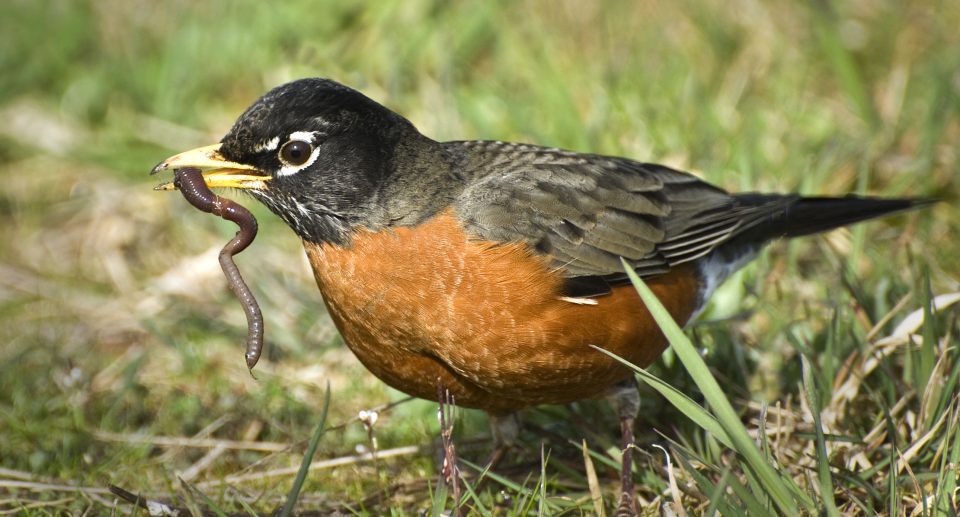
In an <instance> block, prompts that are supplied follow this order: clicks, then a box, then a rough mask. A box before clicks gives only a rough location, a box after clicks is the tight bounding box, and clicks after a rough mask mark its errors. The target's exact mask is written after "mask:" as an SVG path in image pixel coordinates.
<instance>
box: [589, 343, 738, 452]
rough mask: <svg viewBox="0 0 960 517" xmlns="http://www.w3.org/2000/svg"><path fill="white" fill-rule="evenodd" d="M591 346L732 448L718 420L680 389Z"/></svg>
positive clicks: (616, 356)
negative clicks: (631, 371)
mask: <svg viewBox="0 0 960 517" xmlns="http://www.w3.org/2000/svg"><path fill="white" fill-rule="evenodd" d="M590 347H591V348H593V349H595V350H598V351H600V352H603V353H604V354H607V355H608V356H610V357H612V358H613V359H616V360H617V361H618V362H620V363H621V364H623V365H625V366H627V367H629V368H631V369H633V371H634V372H636V374H637V376H638V377H639V378H640V380H642V381H643V382H645V383H646V384H647V385H648V386H650V387H651V388H653V389H655V390H657V392H658V393H660V394H661V395H663V398H665V399H667V400H668V401H669V402H670V403H671V404H673V406H674V407H676V408H677V409H679V410H680V411H681V412H682V413H683V414H684V415H685V416H686V417H687V418H689V419H690V420H693V422H694V423H696V424H697V425H699V426H700V427H702V428H704V429H705V430H706V431H707V432H708V433H710V434H711V435H713V436H714V437H716V439H717V440H719V441H720V442H721V443H723V444H724V445H725V446H727V447H729V448H731V449H733V448H734V447H733V442H732V441H731V440H730V437H729V436H728V435H727V432H726V431H725V430H724V429H723V426H722V425H720V422H717V419H716V418H714V416H713V415H711V414H710V412H709V411H707V410H706V409H704V407H703V406H701V405H700V404H697V403H696V402H695V401H694V400H693V399H691V398H690V397H688V396H686V395H685V394H683V393H682V392H681V391H680V390H678V389H676V388H674V387H673V386H671V385H670V384H669V383H667V381H664V380H663V379H660V378H659V377H657V376H656V375H654V374H652V373H650V372H648V371H646V370H644V369H643V368H639V367H637V366H636V365H634V364H631V363H630V362H629V361H627V360H625V359H623V358H622V357H620V356H618V355H616V354H613V353H611V352H608V351H607V350H604V349H602V348H599V347H596V346H593V345H590Z"/></svg>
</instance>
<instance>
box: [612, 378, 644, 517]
mask: <svg viewBox="0 0 960 517" xmlns="http://www.w3.org/2000/svg"><path fill="white" fill-rule="evenodd" d="M615 390H616V391H614V392H613V393H611V394H610V396H609V397H610V400H611V402H612V403H613V407H614V408H615V409H616V410H617V416H618V417H619V418H620V447H621V450H622V453H623V457H622V463H621V466H620V504H619V505H618V509H617V515H636V514H637V501H636V495H635V494H634V488H633V449H634V447H635V444H634V441H633V422H634V419H635V418H636V417H637V414H638V413H639V412H640V392H639V391H637V382H636V381H635V380H634V379H632V378H631V379H630V380H629V381H627V382H624V383H622V384H620V385H618V386H617V387H616V388H615Z"/></svg>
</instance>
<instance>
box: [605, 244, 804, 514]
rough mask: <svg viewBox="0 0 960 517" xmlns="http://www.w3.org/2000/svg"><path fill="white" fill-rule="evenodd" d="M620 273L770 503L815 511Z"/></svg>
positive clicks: (669, 325)
mask: <svg viewBox="0 0 960 517" xmlns="http://www.w3.org/2000/svg"><path fill="white" fill-rule="evenodd" d="M621 261H622V262H623V267H624V271H626V273H627V275H628V276H629V277H630V281H631V282H633V285H634V287H635V288H636V289H637V292H638V293H639V294H640V298H641V299H643V303H644V304H645V305H646V307H647V310H649V311H650V314H651V315H653V317H654V319H655V320H656V322H657V324H658V325H659V326H660V330H661V331H662V332H663V333H664V335H665V336H666V337H667V340H668V341H669V342H670V346H671V347H672V348H673V350H674V352H675V353H676V354H677V357H678V358H679V359H680V361H681V362H682V363H683V365H684V367H685V368H686V369H687V372H689V374H690V376H691V377H692V378H693V380H694V382H695V383H696V384H697V386H698V387H699V388H700V391H701V392H702V393H703V395H704V398H705V399H706V400H707V402H708V403H709V404H710V407H711V408H712V409H713V412H714V414H715V415H716V417H717V420H718V421H719V422H720V425H722V426H723V428H724V429H725V430H726V432H727V434H728V435H729V436H730V439H731V441H732V442H733V444H734V450H736V451H737V452H738V453H740V454H741V455H742V456H743V458H744V459H745V461H746V464H747V465H748V466H749V467H750V469H752V470H753V471H754V473H756V475H757V478H758V480H759V481H760V482H761V483H762V484H763V487H764V489H765V490H766V491H767V493H768V494H769V495H770V497H771V499H773V501H774V503H775V504H776V505H777V507H778V508H779V509H780V511H781V512H783V513H785V514H787V515H797V514H798V512H799V509H798V507H797V505H796V503H797V502H799V503H800V504H801V505H802V506H803V507H804V508H805V509H806V510H807V511H809V512H813V511H815V510H816V507H815V505H814V503H813V500H812V499H810V497H809V496H806V495H805V494H803V493H802V492H801V491H800V489H799V487H796V486H794V487H789V486H788V485H795V483H794V482H793V480H792V479H789V478H787V477H785V476H782V475H781V474H780V473H778V472H777V471H776V470H775V469H774V468H773V467H772V466H771V465H770V462H769V461H768V459H767V458H765V457H764V456H763V454H762V453H761V452H760V449H758V448H757V446H756V444H754V443H753V440H752V439H751V438H750V435H749V434H748V433H747V429H746V428H745V427H744V426H743V423H741V422H740V417H739V415H737V412H736V411H735V410H734V409H733V406H732V405H731V404H730V401H729V400H727V398H726V396H724V394H723V390H722V389H721V388H720V385H719V384H718V383H717V380H716V379H715V378H714V377H713V375H712V374H711V373H710V369H709V368H708V367H707V365H706V363H705V362H704V361H703V359H702V358H701V357H700V355H699V354H698V353H697V351H696V349H694V347H693V344H692V343H691V342H690V340H689V339H688V338H687V337H686V335H684V333H683V330H682V329H681V328H680V326H679V325H677V323H676V322H675V321H674V320H673V317H672V316H670V313H669V312H667V309H666V308H664V306H663V304H661V303H660V300H658V299H657V296H656V295H655V294H653V291H651V290H650V288H648V287H647V285H646V284H644V283H643V281H642V280H640V277H639V276H637V274H636V272H635V271H633V269H632V268H631V267H630V266H629V264H627V263H626V261H623V260H622V259H621Z"/></svg>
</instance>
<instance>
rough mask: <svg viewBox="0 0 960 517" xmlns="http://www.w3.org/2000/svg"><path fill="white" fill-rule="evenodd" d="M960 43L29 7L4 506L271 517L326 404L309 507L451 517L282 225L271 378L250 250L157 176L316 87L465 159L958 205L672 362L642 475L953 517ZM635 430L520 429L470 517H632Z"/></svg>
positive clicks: (827, 504)
mask: <svg viewBox="0 0 960 517" xmlns="http://www.w3.org/2000/svg"><path fill="white" fill-rule="evenodd" d="M957 26H960V7H958V5H956V4H955V3H952V2H937V1H934V0H926V1H923V2H914V3H910V4H909V5H906V4H903V3H900V2H889V1H883V0H881V1H867V0H854V1H852V2H845V3H840V2H837V3H835V4H831V3H828V2H825V1H823V2H815V3H797V2H786V1H782V0H776V1H774V2H768V3H754V2H746V1H743V2H733V3H730V2H719V1H705V2H693V1H682V2H674V3H671V4H656V5H654V4H646V3H637V2H627V1H611V2H605V3H603V4H600V3H585V2H572V1H571V2H547V1H533V2H516V3H507V2H487V3H444V2H430V1H426V0H413V1H399V0H397V1H388V2H382V3H377V4H369V5H367V4H350V3H347V2H332V1H330V2H285V3H283V4H282V5H277V4H269V3H263V2H253V1H238V2H231V3H205V4H202V5H195V3H191V2H166V3H158V4H143V3H134V2H118V1H106V2H85V1H56V0H53V1H49V2H25V1H19V0H15V1H13V2H11V3H9V5H7V6H5V9H4V16H2V17H0V34H3V36H2V38H3V43H4V44H3V45H0V64H2V65H3V69H4V70H5V71H6V72H5V73H4V74H3V76H2V77H0V120H3V124H2V125H0V177H2V178H3V183H2V187H0V214H2V220H3V222H4V224H2V225H0V242H2V243H4V244H2V245H0V343H3V344H2V346H0V509H2V510H9V511H11V512H19V513H24V514H27V515H44V514H47V513H56V512H59V511H66V512H73V513H82V512H84V511H90V512H94V513H107V512H113V513H127V512H129V511H131V510H132V509H133V507H132V506H130V505H129V504H127V503H125V502H123V501H121V500H120V499H118V498H117V497H115V496H114V495H113V494H112V493H110V492H109V489H108V488H109V486H110V485H116V486H119V487H122V488H124V489H126V490H128V491H129V492H131V493H134V494H141V495H143V496H144V497H147V498H150V499H153V500H160V501H164V502H167V503H171V504H173V505H175V506H180V507H185V508H194V509H198V508H216V509H217V510H219V511H222V512H224V513H228V514H229V513H232V512H237V513H241V514H248V513H251V512H255V511H257V512H266V511H272V510H275V509H278V508H280V507H281V506H283V504H284V503H285V502H286V500H287V494H288V493H289V492H290V490H291V486H292V485H293V482H294V476H295V475H296V473H297V470H298V466H299V465H300V464H301V461H302V459H303V457H304V454H305V452H306V450H307V448H308V445H309V443H308V442H310V437H311V436H312V435H313V434H314V431H315V430H316V429H317V426H318V421H319V418H318V416H319V415H320V413H321V412H322V411H323V410H324V409H325V408H326V409H328V412H329V413H328V415H327V418H326V419H325V427H324V432H323V434H322V436H320V437H319V438H318V442H317V443H316V447H317V452H316V455H315V456H314V458H313V462H314V468H312V469H311V472H310V475H309V476H308V477H307V478H306V480H305V482H304V484H303V486H302V488H301V489H300V492H299V496H298V498H297V505H296V511H298V512H308V513H309V512H312V513H318V514H323V513H327V512H330V511H333V510H340V511H344V512H347V513H359V514H372V515H376V514H392V515H413V514H419V513H420V512H421V511H423V510H425V509H431V511H433V512H434V514H439V513H440V509H441V508H442V507H445V508H447V509H450V508H453V502H452V500H451V495H450V493H449V491H448V490H447V487H445V486H442V485H439V486H438V484H437V472H436V469H435V467H434V460H433V454H434V453H435V450H436V447H435V445H434V439H435V438H436V437H437V436H439V429H438V423H437V419H436V409H437V408H436V405H435V404H431V403H427V402H424V401H411V402H400V401H401V400H402V399H403V395H402V394H399V393H397V392H394V391H391V390H389V389H387V388H385V387H384V385H383V384H382V383H380V382H379V381H378V380H376V379H375V378H373V377H372V376H371V375H370V374H369V373H367V372H366V371H365V370H364V369H363V367H362V366H361V365H359V363H358V362H357V361H356V360H355V359H354V358H353V357H352V356H351V355H350V353H349V351H348V350H346V348H345V347H344V346H343V345H342V342H341V341H340V339H339V337H338V336H337V334H336V331H335V329H333V326H332V324H331V322H330V320H329V319H328V318H327V317H326V316H325V315H324V314H323V313H322V310H321V308H320V307H321V306H322V303H321V300H320V297H319V294H318V293H317V292H316V290H315V288H314V287H313V281H312V279H311V278H310V274H309V272H308V268H307V266H306V263H305V261H304V259H303V258H302V257H303V253H302V251H301V249H300V247H299V243H298V242H297V240H296V239H295V238H294V236H293V234H292V232H290V231H288V230H287V229H286V228H285V227H284V226H283V225H282V223H281V222H280V221H279V220H277V219H276V218H274V217H273V216H272V215H270V214H269V213H268V212H267V211H266V210H264V209H262V208H261V207H258V206H256V205H254V204H253V203H252V202H250V200H249V199H241V200H242V201H244V202H245V203H246V204H248V205H250V206H251V208H253V209H254V211H255V214H256V215H257V216H258V219H259V220H260V222H261V235H260V237H259V238H258V240H257V242H256V243H255V244H254V246H253V247H252V248H251V249H250V250H248V251H246V252H244V253H243V254H242V255H240V256H239V257H238V263H239V265H240V267H241V269H242V270H243V271H244V272H245V274H246V276H247V278H248V279H250V281H251V283H252V284H253V286H254V290H255V291H256V293H257V295H258V297H259V299H260V301H261V305H262V306H263V309H264V314H265V316H266V317H267V340H268V349H267V352H266V354H265V355H266V357H265V360H263V361H262V362H261V364H260V365H259V366H258V369H257V379H256V380H254V379H252V378H251V377H250V376H249V375H248V374H247V372H246V369H245V367H244V364H243V359H242V345H241V343H242V340H243V336H244V333H245V323H244V319H243V314H242V311H241V309H240V307H239V306H238V305H237V304H236V303H235V301H234V300H233V299H232V298H231V296H230V293H229V292H228V291H227V289H226V288H225V285H224V282H223V279H222V277H221V274H220V271H219V268H218V266H217V263H216V260H215V254H216V251H217V250H219V248H220V246H222V244H223V242H224V241H225V240H226V238H228V237H229V236H231V235H233V232H234V228H232V227H231V225H230V224H229V223H226V222H222V221H218V220H216V218H212V217H207V216H203V215H202V214H200V213H198V212H195V211H193V210H186V209H185V208H184V207H185V204H184V203H183V200H182V199H180V198H179V197H178V196H171V195H168V194H163V193H157V192H153V191H152V190H151V187H152V186H153V184H154V179H152V178H149V177H147V176H146V172H147V171H149V169H150V167H152V166H153V165H154V164H155V163H156V162H158V161H159V160H161V159H162V158H165V157H167V156H169V155H170V154H172V153H174V152H177V151H180V150H183V149H186V148H189V147H192V146H197V145H202V144H206V143H210V142H213V141H216V140H218V139H219V138H220V136H221V135H222V134H223V132H225V131H226V129H227V128H228V127H229V125H230V123H231V122H232V120H233V118H234V117H235V116H236V115H237V114H239V112H240V111H241V110H242V109H243V108H244V107H245V106H246V105H247V104H249V103H250V102H251V101H252V100H253V99H254V98H255V97H256V96H258V95H259V94H260V93H262V92H263V91H265V90H266V89H267V88H269V87H272V86H274V85H276V84H279V83H281V82H283V81H286V80H288V79H292V78H297V77H304V76H314V75H321V76H328V77H332V78H336V79H338V80H340V81H342V82H345V83H347V84H350V85H353V86H355V87H357V88H360V89H361V90H363V91H364V92H366V93H367V94H369V95H371V96H372V97H374V98H376V99H378V100H381V101H383V102H384V103H385V104H387V105H389V106H390V107H392V108H394V109H395V110H397V111H398V112H400V113H402V114H404V115H406V116H407V117H408V118H410V119H411V120H412V121H413V122H414V123H415V124H416V125H417V126H418V127H419V128H420V129H421V130H422V131H423V132H424V133H426V134H428V135H430V136H433V137H435V138H438V139H462V138H488V139H503V140H517V141H527V142H535V143H540V144H545V145H554V146H560V147H566V148H571V149H575V150H580V151H590V152H599V153H607V154H616V155H622V156H630V157H635V158H638V159H643V160H650V161H657V162H662V163H666V164H669V165H673V166H677V167H681V168H684V169H688V170H694V171H696V172H698V173H700V174H702V175H703V176H704V177H706V178H707V179H709V180H710V181H711V182H713V183H716V184H719V185H721V186H723V187H725V188H728V189H731V190H754V189H755V190H771V191H776V190H780V191H799V192H803V193H807V194H842V193H846V192H863V193H870V194H878V195H887V196H908V195H916V196H934V197H938V198H940V199H941V200H943V202H942V203H939V204H938V205H936V206H935V207H933V208H931V209H928V210H926V211H924V212H922V213H917V214H911V215H907V216H898V217H893V218H889V219H885V220H883V221H878V222H872V223H869V224H865V225H860V226H858V227H856V228H853V229H852V230H851V231H849V232H847V231H843V232H834V233H832V234H830V235H827V236H826V237H819V238H810V239H802V240H798V241H794V242H790V243H782V244H776V245H774V246H773V247H772V248H771V250H770V251H769V252H767V253H765V254H764V255H762V256H761V258H760V259H759V260H757V261H756V262H755V263H754V264H752V265H751V266H749V267H748V268H747V269H746V270H744V271H743V272H742V273H740V274H738V275H737V276H735V277H734V278H733V279H731V280H730V281H729V282H728V283H727V284H726V285H725V286H724V288H723V289H721V290H720V292H718V293H717V295H716V296H715V298H714V301H713V304H712V305H711V307H710V309H709V310H708V311H707V313H706V314H705V315H704V316H703V317H702V318H701V321H700V322H699V323H698V324H696V325H694V326H692V327H691V328H690V329H688V330H687V332H686V336H687V337H688V338H689V340H690V341H692V344H693V345H694V347H695V348H694V349H693V350H694V351H695V352H696V354H694V357H697V356H699V357H700V358H702V363H703V365H701V366H700V367H698V368H695V369H694V368H691V367H690V366H689V364H688V362H689V359H690V356H689V351H688V354H687V355H686V356H684V355H682V354H681V353H679V352H678V353H674V352H673V351H671V352H668V353H667V354H665V356H664V358H663V359H662V360H661V361H659V362H658V363H657V364H656V365H654V366H653V367H651V368H650V369H649V374H647V375H644V376H643V377H642V378H644V379H648V380H649V382H651V383H652V384H651V385H650V386H645V387H644V388H643V390H644V391H643V404H644V405H643V411H642V414H643V418H642V420H641V421H640V422H639V423H638V429H637V433H638V443H639V445H640V451H639V453H638V455H639V457H640V458H639V465H638V466H637V468H636V471H635V476H636V479H637V483H638V487H639V497H640V500H641V502H642V503H643V505H644V507H645V509H646V512H648V514H654V513H657V512H658V508H659V505H661V504H664V503H666V502H669V503H671V504H679V505H680V506H682V507H683V508H685V509H686V511H687V512H689V513H690V514H700V513H704V512H708V511H718V512H720V513H722V514H723V515H739V514H753V515H756V514H764V513H767V512H770V511H779V512H780V513H787V514H788V513H792V510H793V509H794V508H796V509H797V510H798V511H800V512H803V513H808V514H812V513H821V512H822V513H827V514H830V515H835V514H840V515H861V514H864V515H874V514H881V515H903V514H907V515H950V514H951V512H953V514H955V513H956V512H957V509H956V504H957V502H956V499H955V495H953V494H954V493H955V492H956V489H957V486H958V481H957V477H958V464H960V431H958V429H960V407H958V405H960V401H958V398H957V392H958V388H957V386H958V379H960V360H958V357H957V356H958V354H957V340H958V338H960V331H958V325H957V315H958V312H957V309H956V307H957V303H956V301H955V298H950V296H951V295H952V294H953V293H957V292H958V291H960V268H958V266H957V259H956V257H957V256H960V244H957V242H958V240H960V239H958V235H960V213H958V210H957V208H956V207H957V206H960V203H958V192H960V189H958V178H960V175H958V154H960V146H958V144H957V142H960V116H958V115H960V75H958V73H957V70H960V34H958V33H957V31H956V30H955V28H956V27H957ZM931 300H935V301H936V303H934V304H933V305H934V306H937V307H938V308H936V309H935V310H930V307H931V303H930V301H931ZM951 301H953V302H952V303H950V302H951ZM938 304H939V305H938ZM925 311H926V312H927V313H928V314H926V317H923V318H921V316H923V315H924V314H925ZM920 320H922V322H921V321H920ZM685 365H686V366H685ZM688 369H689V373H688ZM707 374H709V376H710V377H712V378H714V379H715V383H716V384H717V385H718V386H719V388H709V389H704V388H703V387H702V386H703V384H702V383H701V382H702V381H703V380H704V379H705V378H706V377H705V375H707ZM654 379H655V380H654ZM327 383H329V385H330V391H329V393H330V397H331V398H330V403H329V406H326V405H325V404H324V393H325V392H326V385H327ZM660 393H664V394H665V395H661V394H660ZM671 393H672V394H673V395H670V394H671ZM724 401H726V402H724ZM391 402H400V403H399V404H397V405H395V406H393V407H391V408H390V409H387V410H384V411H381V412H379V413H378V416H379V418H378V419H376V420H375V421H373V420H372V419H370V418H367V419H366V422H367V424H364V423H363V422H361V421H360V420H359V419H357V418H356V415H357V413H358V412H359V411H360V410H365V409H370V408H374V407H378V406H382V405H384V404H389V403H391ZM675 402H676V403H677V404H679V406H678V407H677V406H674V405H673V404H674V403H675ZM697 408H699V409H697ZM611 413H612V412H611V411H610V410H609V408H607V407H606V405H605V404H604V403H602V402H591V401H587V402H582V403H577V404H573V405H571V406H569V407H544V408H538V409H535V410H531V411H528V412H526V413H525V415H524V418H525V421H526V423H527V426H526V427H527V430H526V431H525V433H524V436H523V440H524V443H526V444H527V445H528V446H529V450H528V451H526V452H523V453H520V454H517V455H516V457H515V458H514V461H513V462H511V463H510V464H508V465H506V466H504V467H502V468H498V469H497V470H496V471H494V472H489V473H486V474H485V478H486V479H487V481H486V482H484V483H482V484H478V483H476V481H475V480H473V478H470V479H468V480H467V481H465V483H464V490H463V498H464V502H463V504H464V507H465V508H467V509H470V510H471V511H474V512H477V513H483V512H482V510H483V511H485V512H490V513H495V514H499V515H521V514H527V513H538V512H539V513H544V514H557V513H564V514H570V515H579V514H588V513H594V512H595V506H594V505H595V501H596V494H597V493H599V494H600V495H601V496H602V502H603V504H604V508H605V511H606V512H607V513H608V514H611V513H612V506H613V504H614V503H615V501H616V487H617V484H616V480H617V479H618V474H617V472H616V469H617V465H618V461H617V460H618V458H619V451H618V450H617V447H616V439H615V438H616V437H615V430H616V422H615V421H614V419H613V415H612V414H611ZM457 415H458V418H457V421H456V428H455V433H454V439H455V442H456V447H457V451H458V453H460V454H461V455H462V457H465V458H467V459H468V460H472V461H473V462H474V463H479V462H481V461H482V458H483V457H484V456H485V454H486V453H488V452H489V442H488V441H487V439H486V437H487V434H488V432H487V430H486V423H485V420H484V418H483V417H482V415H479V414H477V413H476V412H473V411H467V410H461V411H458V412H457ZM721 417H722V418H721ZM708 422H718V423H717V424H709V423H708ZM704 423H707V429H706V430H705V429H704V428H703V427H701V425H700V424H704ZM715 425H722V427H720V429H722V431H717V428H716V427H715ZM738 425H739V427H737V426H738ZM711 426H714V427H711ZM744 436H747V437H749V440H746V441H745V440H744ZM582 440H586V444H587V446H586V450H584V448H583V447H582V443H583V442H582ZM541 443H543V449H542V452H541ZM655 445H657V446H662V447H664V448H665V449H666V450H667V452H668V454H669V456H670V459H671V461H670V463H669V465H670V466H669V467H667V465H668V463H667V462H666V461H665V459H664V456H663V452H662V451H661V450H660V449H657V448H656V447H654V446H655ZM374 449H375V450H377V451H379V452H380V454H379V455H371V454H368V453H369V452H370V451H372V450H374ZM585 453H586V455H587V457H589V458H590V460H591V463H592V465H593V467H594V471H593V473H592V474H591V470H590V469H589V468H587V466H586V463H585V460H584V456H585ZM758 458H759V460H758ZM758 461H759V463H758ZM763 465H767V466H763ZM770 469H772V470H773V473H772V474H771V473H770ZM465 472H466V473H467V474H472V473H473V471H472V470H471V469H469V468H468V469H465ZM671 476H672V479H673V481H674V483H671V482H670V480H671ZM951 505H953V506H951ZM774 509H776V510H774Z"/></svg>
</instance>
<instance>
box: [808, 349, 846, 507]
mask: <svg viewBox="0 0 960 517" xmlns="http://www.w3.org/2000/svg"><path fill="white" fill-rule="evenodd" d="M800 362H801V365H802V368H803V386H804V388H805V389H806V392H807V400H808V401H809V402H810V412H811V413H812V414H813V429H814V431H815V432H816V435H817V480H818V481H819V483H820V499H821V500H822V502H823V506H824V511H825V513H826V514H827V515H828V516H830V517H840V510H839V509H838V508H837V505H836V503H835V502H834V500H833V479H832V478H831V477H830V459H829V458H827V444H826V440H825V439H824V436H823V426H822V424H821V421H820V390H819V389H818V387H817V383H816V381H815V380H814V378H813V371H812V367H811V366H810V361H809V360H808V359H807V356H805V355H802V356H800Z"/></svg>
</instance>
